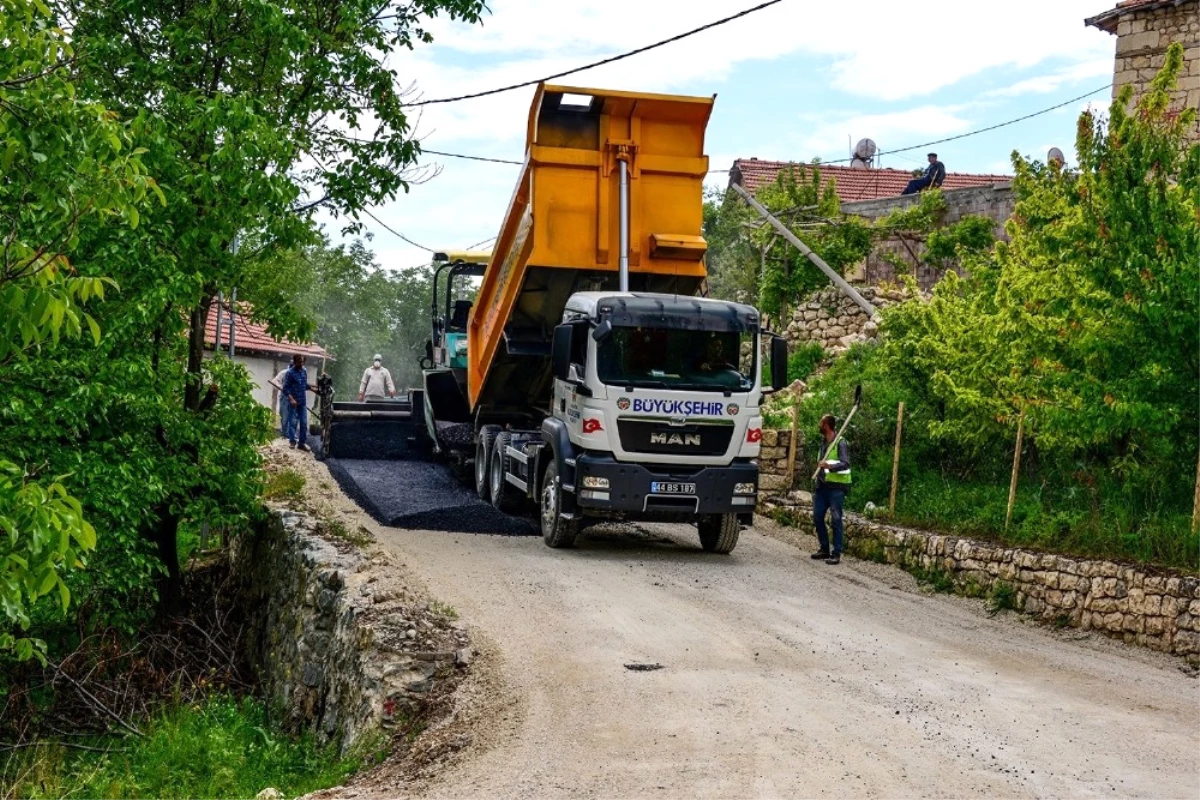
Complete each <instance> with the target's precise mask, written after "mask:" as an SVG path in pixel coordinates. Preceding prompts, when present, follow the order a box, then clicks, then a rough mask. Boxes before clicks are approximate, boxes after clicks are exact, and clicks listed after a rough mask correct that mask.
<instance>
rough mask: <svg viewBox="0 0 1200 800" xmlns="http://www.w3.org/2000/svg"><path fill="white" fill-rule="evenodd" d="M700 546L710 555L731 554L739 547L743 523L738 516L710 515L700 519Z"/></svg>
mask: <svg viewBox="0 0 1200 800" xmlns="http://www.w3.org/2000/svg"><path fill="white" fill-rule="evenodd" d="M697 527H699V528H700V546H701V547H703V548H704V549H705V550H707V551H708V552H710V553H731V552H733V548H735V547H737V543H738V535H739V534H740V533H741V529H742V526H741V523H739V522H738V517H737V514H708V515H706V516H703V517H701V518H700V524H699V525H698V526H697Z"/></svg>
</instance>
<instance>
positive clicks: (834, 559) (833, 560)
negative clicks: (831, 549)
mask: <svg viewBox="0 0 1200 800" xmlns="http://www.w3.org/2000/svg"><path fill="white" fill-rule="evenodd" d="M825 563H826V564H840V563H842V554H841V553H831V554H830V556H829V558H827V559H825Z"/></svg>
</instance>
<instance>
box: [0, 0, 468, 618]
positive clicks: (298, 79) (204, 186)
mask: <svg viewBox="0 0 1200 800" xmlns="http://www.w3.org/2000/svg"><path fill="white" fill-rule="evenodd" d="M52 7H53V9H54V11H55V13H56V15H57V17H58V19H59V20H60V22H61V24H63V25H64V26H66V27H69V28H70V29H71V32H72V33H71V35H72V41H73V42H74V43H75V46H76V47H77V48H78V49H79V50H80V52H83V53H85V54H86V58H83V59H80V60H79V61H78V62H77V63H76V64H75V68H76V70H77V71H78V75H79V85H78V92H79V94H80V95H81V96H85V97H88V98H90V99H92V100H97V101H100V102H102V103H104V104H105V106H106V107H108V108H111V109H113V110H114V111H115V112H116V113H117V114H118V115H119V117H120V118H121V119H124V120H127V121H128V126H129V130H130V132H131V134H132V136H133V137H134V142H135V143H136V144H138V145H140V146H142V147H145V148H147V149H148V152H146V153H144V154H143V161H144V163H145V165H146V167H147V169H148V170H149V171H150V173H151V174H152V175H154V176H155V178H156V179H157V180H158V183H159V185H161V186H162V188H163V192H164V195H165V205H163V206H162V207H153V208H146V209H145V210H143V211H142V214H141V217H140V220H138V222H139V223H140V224H139V225H138V227H137V229H136V230H133V231H130V230H119V229H114V228H111V227H109V226H104V225H98V224H96V225H84V226H82V227H81V230H80V242H81V243H80V252H81V253H85V254H86V256H87V258H86V265H85V266H81V267H80V270H81V274H84V271H85V269H86V274H87V275H89V276H92V275H97V274H101V272H100V270H101V269H103V274H105V275H109V276H111V277H113V278H115V279H116V280H117V281H118V282H119V283H120V285H121V286H122V289H123V291H122V293H121V296H120V297H119V298H118V300H117V301H116V302H110V303H106V304H105V305H104V306H103V307H102V308H101V309H99V310H98V311H97V319H98V320H99V321H100V323H101V324H102V325H104V326H105V330H106V337H105V343H104V344H102V347H101V351H100V353H98V354H93V353H89V352H85V351H83V350H81V349H78V348H75V349H72V350H70V352H69V353H67V354H65V355H64V356H63V358H62V360H61V361H60V362H59V363H58V364H57V365H56V366H55V368H54V369H43V370H41V371H30V373H29V374H27V375H26V376H25V380H26V383H25V384H23V385H22V387H21V391H22V393H29V394H32V393H35V392H40V393H41V394H42V395H43V396H49V397H52V398H58V399H61V400H62V402H59V403H57V404H55V406H54V408H52V409H48V410H47V416H48V417H49V418H50V419H52V420H54V422H55V424H57V425H59V426H61V427H60V428H57V429H51V430H43V431H29V432H26V435H25V437H24V442H23V445H22V447H23V448H24V449H25V450H26V451H34V450H37V449H38V448H42V447H51V446H52V444H51V442H49V441H47V439H48V438H52V437H54V436H55V435H57V436H59V437H60V439H61V437H63V436H65V435H69V434H66V433H65V432H67V431H71V432H75V435H78V436H81V437H82V439H83V441H82V442H81V443H80V445H79V446H78V447H76V448H75V449H74V452H73V453H65V452H60V453H58V454H57V458H58V460H60V461H75V462H76V463H75V464H74V465H73V468H74V469H75V470H76V472H77V474H80V475H83V474H86V475H88V476H89V479H90V480H92V481H94V482H93V483H92V484H90V485H91V486H93V487H94V490H93V492H91V493H90V495H91V496H89V497H88V498H84V500H85V502H84V505H85V508H87V507H89V506H90V507H92V508H93V509H94V510H95V511H97V512H98V513H100V514H101V515H103V516H104V518H105V520H106V522H107V523H108V524H110V525H111V526H113V528H114V531H115V532H116V535H115V536H114V537H112V539H110V541H113V542H114V543H119V544H120V546H119V547H116V548H114V549H113V550H112V551H111V553H108V554H101V557H104V558H111V559H112V563H111V566H112V573H111V575H110V576H109V577H110V578H111V579H112V581H113V583H114V584H116V585H117V587H118V589H119V591H116V592H113V591H109V592H107V593H102V592H97V593H96V594H97V597H98V598H104V599H110V598H116V597H120V596H122V594H121V593H122V592H137V591H139V587H142V589H141V590H144V586H145V583H146V582H145V578H146V576H147V575H148V574H149V573H151V572H153V571H154V569H155V566H154V564H153V563H151V562H150V561H149V560H148V553H147V549H146V547H145V544H146V543H150V544H152V545H153V550H152V552H153V554H154V556H155V557H156V558H157V560H158V561H159V562H161V564H162V565H163V566H164V567H165V569H166V571H167V577H168V580H167V581H166V582H165V583H164V584H163V585H162V586H161V587H160V589H161V592H160V593H161V596H162V598H163V600H164V601H165V605H166V606H168V607H170V606H173V605H175V604H177V603H178V602H179V601H180V580H179V571H178V561H179V554H178V545H177V543H178V538H179V532H180V530H181V526H187V525H195V524H198V523H199V522H200V521H201V520H205V521H208V522H210V523H214V524H216V523H227V524H230V525H236V524H239V522H242V521H244V520H246V519H248V518H249V516H250V515H252V514H253V513H254V512H255V507H256V505H255V494H256V487H257V485H258V479H259V476H258V457H257V455H256V452H255V445H256V444H257V443H258V442H260V441H262V440H263V437H264V436H265V435H266V419H267V417H266V415H265V412H264V413H259V410H257V409H255V408H253V406H252V405H251V404H250V403H248V402H247V401H245V390H246V389H247V388H248V378H247V376H246V375H245V374H244V372H243V371H241V370H238V369H235V368H234V367H233V366H231V365H229V364H228V363H226V362H219V361H209V360H206V359H205V358H204V328H205V324H206V321H207V317H208V314H209V313H210V309H211V306H212V302H213V299H214V297H215V296H216V294H217V292H218V291H220V290H224V291H226V292H228V291H229V290H231V289H232V288H234V287H237V289H238V294H239V298H241V299H244V300H248V301H249V302H250V303H251V304H252V306H253V309H254V311H253V315H254V316H255V318H257V319H258V320H260V321H263V322H265V323H267V325H268V327H269V329H271V330H272V332H274V333H277V334H290V335H297V336H304V335H305V334H307V333H310V332H311V331H312V321H311V320H308V319H306V318H305V316H304V315H303V314H302V313H299V312H298V310H297V309H296V308H294V307H292V306H289V305H288V304H286V303H279V302H276V301H277V300H278V296H277V295H276V294H274V293H272V291H271V288H272V287H271V285H270V283H269V282H264V281H262V280H261V276H262V275H263V270H262V266H263V264H264V263H265V262H267V261H269V260H270V259H271V258H272V257H274V255H275V253H276V252H277V251H278V250H280V249H286V248H294V247H298V246H302V245H304V244H306V243H310V242H312V241H314V238H313V232H312V227H311V220H310V217H311V214H312V213H313V212H314V211H315V209H316V208H317V207H324V208H325V209H327V210H328V211H329V212H331V213H332V214H334V215H335V216H337V217H340V218H344V219H346V220H347V225H348V227H351V228H353V227H354V226H355V225H356V224H357V222H356V215H357V214H358V213H359V212H361V210H362V209H363V208H365V207H369V206H370V205H373V204H377V203H380V202H384V201H386V200H388V199H390V198H392V197H394V196H396V194H397V193H398V192H399V191H402V190H404V189H405V188H406V183H405V178H404V175H405V169H406V168H407V167H409V166H410V165H412V164H413V163H414V162H415V160H416V159H417V158H418V155H419V147H418V144H417V142H416V141H414V139H413V138H412V132H411V129H410V125H409V119H408V115H407V113H406V109H405V106H404V99H405V96H404V92H403V91H402V90H400V89H398V88H397V73H396V70H395V69H394V68H393V67H392V66H390V64H389V60H390V59H391V58H393V54H394V53H395V52H397V51H399V52H403V51H404V50H407V49H409V48H412V47H413V46H415V44H417V43H418V42H427V41H430V35H429V33H428V31H427V30H426V29H425V28H424V27H423V25H424V20H425V19H426V18H428V17H429V16H432V15H434V14H439V13H445V14H448V15H450V16H451V17H453V18H456V19H466V20H470V21H474V20H476V19H478V16H479V13H480V12H481V10H482V8H483V5H482V1H481V0H418V2H415V3H408V4H396V3H390V2H386V1H384V2H380V1H378V0H371V1H368V0H342V1H339V2H325V0H285V1H284V2H274V1H272V2H262V3H249V4H248V3H245V2H242V1H241V0H215V2H210V3H200V4H196V3H184V4H162V3H158V4H155V3H143V2H134V1H133V0H116V2H100V1H99V0H58V1H57V2H53V3H52ZM239 235H240V244H241V246H240V247H235V246H234V245H235V237H239ZM99 265H103V267H101V266H99ZM80 375H86V376H87V380H86V381H81V380H79V379H78V377H77V376H80ZM65 398H71V400H70V401H69V402H68V401H67V400H66V399H65ZM114 453H119V454H121V457H119V458H117V459H116V460H115V461H114V460H113V459H112V455H113V454H114ZM111 588H112V587H110V589H111Z"/></svg>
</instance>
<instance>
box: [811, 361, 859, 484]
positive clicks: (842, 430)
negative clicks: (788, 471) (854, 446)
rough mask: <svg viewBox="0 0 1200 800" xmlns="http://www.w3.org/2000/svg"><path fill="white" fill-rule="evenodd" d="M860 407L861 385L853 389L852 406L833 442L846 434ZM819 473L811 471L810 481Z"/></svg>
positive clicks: (819, 469)
mask: <svg viewBox="0 0 1200 800" xmlns="http://www.w3.org/2000/svg"><path fill="white" fill-rule="evenodd" d="M860 405H862V384H861V383H860V384H858V385H857V386H855V387H854V406H853V407H852V408H851V409H850V413H849V414H847V415H846V419H845V420H844V421H843V422H842V427H841V428H840V429H839V430H838V432H837V436H835V437H833V441H835V442H836V441H837V440H838V439H840V438H841V437H842V434H843V433H845V432H846V428H847V426H849V425H850V420H852V419H854V414H855V412H856V411H858V407H859V406H860ZM828 455H829V454H828V453H826V456H827V457H828ZM820 472H821V468H820V467H817V468H816V470H814V471H813V474H812V479H813V480H814V481H815V480H816V479H817V475H819V474H820Z"/></svg>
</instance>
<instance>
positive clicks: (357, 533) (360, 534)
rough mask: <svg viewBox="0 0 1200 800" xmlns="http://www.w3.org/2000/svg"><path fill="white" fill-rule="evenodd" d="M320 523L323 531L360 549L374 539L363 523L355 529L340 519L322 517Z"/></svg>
mask: <svg viewBox="0 0 1200 800" xmlns="http://www.w3.org/2000/svg"><path fill="white" fill-rule="evenodd" d="M319 525H320V531H321V533H323V534H325V535H326V536H330V537H332V538H334V539H340V540H342V541H343V542H349V543H350V544H352V545H354V546H355V547H357V548H359V549H362V548H364V547H366V546H368V545H369V544H371V542H373V541H374V539H372V538H371V534H370V533H369V532H368V531H367V529H366V528H364V527H363V526H361V525H359V526H358V527H357V528H356V529H354V530H350V528H349V526H348V525H346V523H344V522H342V521H341V520H340V519H333V518H328V519H321V520H320V522H319Z"/></svg>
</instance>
